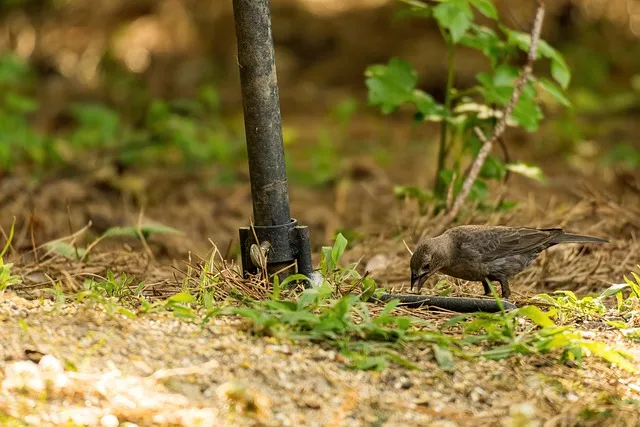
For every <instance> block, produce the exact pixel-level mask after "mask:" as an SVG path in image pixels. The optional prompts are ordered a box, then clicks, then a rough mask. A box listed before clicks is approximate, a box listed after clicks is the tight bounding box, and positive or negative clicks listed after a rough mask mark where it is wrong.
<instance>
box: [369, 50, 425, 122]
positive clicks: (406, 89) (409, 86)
mask: <svg viewBox="0 0 640 427" xmlns="http://www.w3.org/2000/svg"><path fill="white" fill-rule="evenodd" d="M365 76H366V77H367V79H366V86H367V88H368V89H369V104H371V105H378V106H380V109H381V110H382V112H383V113H384V114H389V113H391V112H393V111H394V110H395V109H397V108H398V107H399V106H401V105H403V104H405V103H407V102H410V101H412V100H413V98H414V94H413V90H414V89H415V86H416V83H417V81H418V74H417V73H416V71H415V70H414V69H413V67H412V66H411V65H410V64H409V63H408V62H407V61H404V60H402V59H399V58H393V59H391V60H390V61H389V63H388V64H387V65H372V66H369V67H368V68H367V71H366V72H365Z"/></svg>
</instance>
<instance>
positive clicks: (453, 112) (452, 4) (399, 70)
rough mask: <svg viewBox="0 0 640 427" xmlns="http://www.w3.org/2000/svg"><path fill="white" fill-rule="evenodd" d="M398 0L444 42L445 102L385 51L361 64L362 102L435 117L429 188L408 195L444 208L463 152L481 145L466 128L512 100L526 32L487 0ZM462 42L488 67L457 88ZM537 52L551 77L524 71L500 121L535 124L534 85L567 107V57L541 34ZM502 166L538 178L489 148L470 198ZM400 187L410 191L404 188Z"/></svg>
mask: <svg viewBox="0 0 640 427" xmlns="http://www.w3.org/2000/svg"><path fill="white" fill-rule="evenodd" d="M401 1H402V2H403V3H405V4H406V5H407V6H408V7H407V8H406V9H404V10H403V11H402V12H401V14H400V16H401V17H403V18H407V17H410V18H417V19H434V20H435V22H436V24H437V25H438V28H439V29H440V33H441V35H442V38H443V40H444V42H445V43H446V45H447V51H448V74H447V75H448V77H447V84H446V90H445V97H444V102H443V103H440V102H438V101H437V100H436V99H434V97H433V96H432V95H430V94H428V93H426V92H424V91H423V90H421V89H419V87H418V73H417V72H416V71H415V69H414V68H413V67H412V66H411V65H410V64H409V63H408V62H407V61H405V60H403V59H400V58H392V59H391V60H390V61H389V62H388V63H387V64H376V65H371V66H369V67H368V68H367V70H366V73H365V76H366V86H367V88H368V93H369V103H370V104H371V105H375V106H378V107H379V108H380V110H381V111H382V113H384V114H390V113H392V112H394V111H396V110H397V109H398V108H400V107H402V106H405V105H410V106H412V107H413V108H415V110H416V114H415V120H416V122H418V123H421V122H425V121H432V122H438V123H440V125H441V126H440V140H439V146H438V156H437V166H436V177H435V181H434V187H433V191H432V192H426V191H421V192H419V193H417V194H416V195H414V197H418V198H419V199H422V200H424V199H425V198H426V199H429V200H430V201H432V202H436V203H437V204H438V206H439V207H444V204H445V202H446V198H447V193H448V188H449V187H451V189H452V191H453V194H457V193H458V192H459V191H460V189H461V187H462V183H463V180H464V175H465V173H464V169H463V166H464V163H465V162H464V159H465V158H466V157H471V158H474V157H475V156H477V154H478V152H479V150H480V147H481V146H482V142H481V141H480V140H479V139H478V137H477V135H476V134H475V133H474V132H473V129H474V128H476V127H478V128H480V129H484V130H487V129H488V128H490V127H493V126H494V125H495V123H496V121H497V120H498V119H499V114H500V112H499V111H497V110H496V108H498V107H503V106H505V105H507V103H508V102H509V100H510V99H511V95H512V93H513V90H514V82H515V80H516V78H517V76H518V71H519V67H518V65H517V61H518V59H519V58H520V56H521V54H522V52H527V51H528V49H529V47H530V40H531V37H530V36H529V35H528V34H526V33H523V32H519V31H515V30H512V29H509V28H507V27H506V26H505V25H503V24H502V23H501V21H500V19H499V16H498V13H497V10H496V8H495V7H494V5H493V3H492V2H491V0H442V1H440V2H438V3H437V4H436V5H433V6H432V5H429V4H426V3H424V2H422V1H419V0H401ZM474 12H478V13H480V14H481V15H483V16H484V17H485V18H488V19H489V20H491V21H493V24H494V25H493V26H494V27H497V30H498V31H495V30H494V29H492V28H489V27H488V26H485V25H480V24H478V23H476V22H475V21H474ZM463 48H466V49H473V50H477V51H479V52H481V53H482V54H483V55H484V56H485V57H487V58H488V60H489V62H490V65H491V71H490V72H480V73H478V74H477V76H476V81H477V84H476V85H475V86H473V87H470V88H464V89H458V88H456V87H455V81H454V80H455V79H454V77H455V71H456V56H457V54H458V52H459V51H460V50H461V49H463ZM538 52H539V56H542V57H544V58H546V59H548V60H549V61H550V63H551V65H550V75H551V79H550V78H546V77H539V78H538V77H533V76H530V77H529V80H528V81H527V82H526V84H525V86H524V88H523V91H522V94H521V96H520V98H519V100H518V103H517V104H516V105H515V109H514V111H513V115H512V117H511V118H510V120H509V121H508V122H507V124H508V125H510V126H515V127H521V128H523V129H525V130H526V131H528V132H534V131H536V130H537V129H538V125H539V122H540V120H541V119H542V117H543V114H542V110H541V108H540V106H539V105H538V102H537V97H538V92H539V90H542V91H545V92H546V93H547V94H548V95H550V97H551V98H553V99H555V100H556V102H558V103H560V104H562V105H564V106H570V103H569V101H568V99H567V98H566V97H565V95H564V93H563V91H564V89H566V88H567V86H568V85H569V81H570V78H571V73H570V71H569V68H568V66H567V64H566V62H565V61H564V59H563V58H562V56H561V55H560V53H558V52H557V51H556V50H555V49H553V48H552V47H551V46H550V45H549V44H548V43H546V42H544V41H540V43H539V46H538ZM485 133H487V132H485ZM508 170H509V171H511V172H514V173H521V174H523V175H525V176H528V177H532V178H535V179H541V177H542V172H541V170H540V169H539V168H537V167H535V166H530V165H522V164H515V165H507V164H505V163H504V162H503V161H501V160H499V159H498V158H497V157H494V156H491V155H490V156H489V157H488V158H487V161H486V162H485V164H484V166H483V167H482V169H481V170H480V174H479V178H480V179H478V180H477V181H476V182H475V183H474V187H473V188H472V191H471V194H470V198H471V199H472V200H474V199H475V200H478V201H481V200H483V199H484V198H486V196H487V193H488V191H487V181H490V180H500V179H503V178H504V177H505V175H506V174H507V171H508ZM402 194H403V196H409V197H412V195H411V194H410V193H407V192H406V191H403V192H402Z"/></svg>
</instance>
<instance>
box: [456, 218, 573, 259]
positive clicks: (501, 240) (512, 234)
mask: <svg viewBox="0 0 640 427" xmlns="http://www.w3.org/2000/svg"><path fill="white" fill-rule="evenodd" d="M562 233H563V231H562V229H559V228H554V229H545V230H537V229H535V228H524V227H523V228H510V227H504V228H488V229H486V230H482V231H478V232H476V233H474V234H473V237H471V238H469V239H466V240H465V242H464V243H462V249H463V250H471V251H474V252H476V254H477V255H478V258H479V259H480V260H481V261H483V262H487V261H492V260H495V259H498V258H503V257H505V256H508V255H517V254H521V253H526V252H529V251H532V250H535V249H537V248H540V247H542V246H543V245H545V244H546V243H549V242H550V241H551V240H552V239H553V238H554V237H556V236H557V235H559V234H562Z"/></svg>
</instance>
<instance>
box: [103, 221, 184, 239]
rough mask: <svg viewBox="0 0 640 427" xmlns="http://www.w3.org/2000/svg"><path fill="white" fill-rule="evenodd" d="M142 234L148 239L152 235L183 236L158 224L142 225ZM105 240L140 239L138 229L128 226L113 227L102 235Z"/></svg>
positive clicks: (178, 231) (173, 229) (179, 232)
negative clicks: (118, 238)
mask: <svg viewBox="0 0 640 427" xmlns="http://www.w3.org/2000/svg"><path fill="white" fill-rule="evenodd" d="M140 233H142V236H143V237H144V238H145V239H146V238H148V237H149V236H150V235H151V234H183V233H182V231H180V230H176V229H175V228H172V227H169V226H166V225H162V224H157V223H147V224H142V225H140ZM102 237H103V238H106V237H135V238H138V237H139V236H138V227H136V226H128V227H111V228H110V229H108V230H107V231H105V232H104V234H103V235H102Z"/></svg>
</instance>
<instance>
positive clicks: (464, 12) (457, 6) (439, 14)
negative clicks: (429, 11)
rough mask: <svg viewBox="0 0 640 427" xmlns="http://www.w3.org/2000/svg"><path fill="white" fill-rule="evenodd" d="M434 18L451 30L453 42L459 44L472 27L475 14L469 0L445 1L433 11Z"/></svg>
mask: <svg viewBox="0 0 640 427" xmlns="http://www.w3.org/2000/svg"><path fill="white" fill-rule="evenodd" d="M433 16H434V17H435V18H436V20H437V21H438V24H440V26H441V27H443V28H446V29H447V30H449V33H450V34H451V41H452V42H453V43H458V42H459V41H460V40H461V39H462V37H463V36H464V35H465V34H466V32H467V30H468V29H469V27H470V26H471V21H472V19H473V12H471V8H470V7H469V3H468V2H467V0H445V1H443V2H442V3H440V4H439V5H438V6H436V7H435V8H434V9H433Z"/></svg>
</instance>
